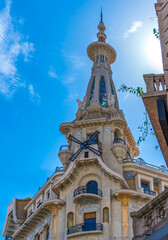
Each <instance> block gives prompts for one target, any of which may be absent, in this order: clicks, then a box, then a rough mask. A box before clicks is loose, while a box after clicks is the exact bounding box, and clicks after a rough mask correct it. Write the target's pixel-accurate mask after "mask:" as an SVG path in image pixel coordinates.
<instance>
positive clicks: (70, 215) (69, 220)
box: [67, 212, 74, 228]
mask: <svg viewBox="0 0 168 240" xmlns="http://www.w3.org/2000/svg"><path fill="white" fill-rule="evenodd" d="M73 218H74V214H73V212H70V213H68V216H67V227H68V228H69V227H72V226H73Z"/></svg>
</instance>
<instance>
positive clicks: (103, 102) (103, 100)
mask: <svg viewBox="0 0 168 240" xmlns="http://www.w3.org/2000/svg"><path fill="white" fill-rule="evenodd" d="M99 101H100V103H101V105H102V107H107V96H106V85H105V81H104V77H101V80H100V89H99Z"/></svg>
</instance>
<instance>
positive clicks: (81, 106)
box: [77, 96, 87, 110]
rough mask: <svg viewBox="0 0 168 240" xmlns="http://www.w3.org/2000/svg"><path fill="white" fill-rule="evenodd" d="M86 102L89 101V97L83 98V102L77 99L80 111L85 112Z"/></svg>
mask: <svg viewBox="0 0 168 240" xmlns="http://www.w3.org/2000/svg"><path fill="white" fill-rule="evenodd" d="M86 101H87V96H85V97H84V98H83V101H81V100H80V99H77V102H78V108H79V109H80V110H85V106H86Z"/></svg>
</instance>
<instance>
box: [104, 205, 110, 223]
mask: <svg viewBox="0 0 168 240" xmlns="http://www.w3.org/2000/svg"><path fill="white" fill-rule="evenodd" d="M103 222H104V223H109V209H108V207H105V208H104V209H103Z"/></svg>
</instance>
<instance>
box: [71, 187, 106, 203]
mask: <svg viewBox="0 0 168 240" xmlns="http://www.w3.org/2000/svg"><path fill="white" fill-rule="evenodd" d="M73 196H74V202H75V201H78V200H79V199H81V198H83V197H86V196H87V197H90V198H96V199H101V198H102V191H101V190H100V189H98V188H94V187H88V186H81V187H78V188H77V189H75V191H74V193H73Z"/></svg>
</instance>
